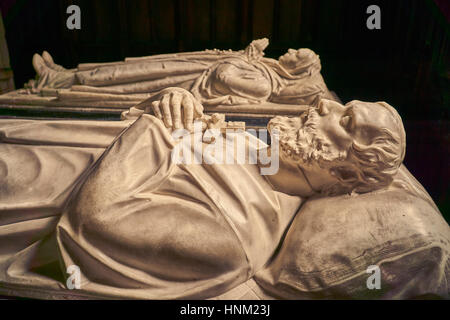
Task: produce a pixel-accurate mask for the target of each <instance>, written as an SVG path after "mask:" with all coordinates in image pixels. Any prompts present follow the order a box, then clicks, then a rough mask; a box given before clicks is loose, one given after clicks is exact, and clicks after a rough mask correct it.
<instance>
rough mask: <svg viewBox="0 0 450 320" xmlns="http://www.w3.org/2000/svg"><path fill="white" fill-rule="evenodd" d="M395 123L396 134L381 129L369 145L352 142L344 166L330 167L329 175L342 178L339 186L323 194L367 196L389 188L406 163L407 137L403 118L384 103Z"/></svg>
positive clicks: (326, 189)
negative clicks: (403, 163) (401, 166)
mask: <svg viewBox="0 0 450 320" xmlns="http://www.w3.org/2000/svg"><path fill="white" fill-rule="evenodd" d="M377 104H378V105H381V106H383V107H384V108H386V109H387V110H388V111H389V112H390V113H391V115H392V117H393V119H394V122H395V126H396V128H395V131H392V130H390V129H388V128H380V130H379V135H378V136H377V137H375V138H374V139H373V140H372V143H371V144H370V145H362V144H359V143H357V142H356V141H354V142H353V144H352V145H351V147H350V148H349V150H348V155H347V160H346V161H344V162H342V165H338V166H332V167H330V169H329V170H330V173H331V174H332V175H334V176H335V177H336V178H338V179H339V182H338V183H337V184H334V185H331V186H329V187H328V188H325V189H324V190H322V192H323V193H324V194H327V195H334V194H339V193H344V192H346V193H352V192H357V193H364V192H369V191H374V190H377V189H380V188H383V187H386V186H388V185H389V184H390V183H391V182H392V180H393V177H394V175H395V174H396V173H397V171H398V169H399V167H400V165H401V164H402V162H403V159H404V157H405V151H406V134H405V129H404V127H403V123H402V120H401V117H400V115H399V114H398V113H397V111H396V110H395V109H394V108H393V107H391V106H390V105H389V104H387V103H385V102H377Z"/></svg>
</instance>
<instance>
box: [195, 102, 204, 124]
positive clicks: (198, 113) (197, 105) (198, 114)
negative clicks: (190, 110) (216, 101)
mask: <svg viewBox="0 0 450 320" xmlns="http://www.w3.org/2000/svg"><path fill="white" fill-rule="evenodd" d="M202 116H203V106H202V104H201V103H200V102H198V101H197V99H194V117H195V119H197V118H201V117H202Z"/></svg>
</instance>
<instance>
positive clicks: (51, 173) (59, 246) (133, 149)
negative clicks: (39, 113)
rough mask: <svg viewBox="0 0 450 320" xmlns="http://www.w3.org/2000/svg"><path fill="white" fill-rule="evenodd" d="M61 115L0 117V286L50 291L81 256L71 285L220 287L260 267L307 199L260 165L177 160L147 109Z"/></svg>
mask: <svg viewBox="0 0 450 320" xmlns="http://www.w3.org/2000/svg"><path fill="white" fill-rule="evenodd" d="M63 122H64V121H53V123H52V121H32V120H20V121H17V120H11V121H3V122H2V123H1V124H0V131H1V135H0V137H2V138H1V139H2V142H3V143H2V144H0V149H1V152H0V164H1V166H0V168H2V171H0V179H2V188H0V203H1V207H0V243H2V246H1V251H0V293H1V292H6V293H8V292H12V293H15V294H17V293H18V292H19V291H17V290H25V291H27V292H36V294H35V295H34V296H36V297H45V296H46V295H47V296H48V295H50V294H57V292H60V291H61V289H62V288H63V287H64V286H65V278H66V277H67V274H66V270H67V268H68V267H69V266H71V265H76V266H78V267H79V268H80V271H81V289H79V290H72V291H71V292H70V295H78V296H80V297H109V298H150V299H160V298H167V299H170V298H207V297H212V296H216V295H219V294H221V293H223V292H226V291H227V290H229V289H231V288H233V287H235V286H236V285H238V284H240V283H243V282H245V281H246V280H248V279H249V278H251V277H252V276H253V275H254V274H255V273H256V272H257V271H259V270H261V269H262V268H263V267H264V265H265V264H266V263H267V262H268V261H269V260H270V258H271V257H272V256H273V254H274V252H275V251H276V249H277V247H278V245H279V243H280V241H281V240H282V237H283V233H284V232H285V230H286V229H287V227H288V225H289V223H290V222H291V220H292V219H293V217H294V215H295V213H296V212H297V211H298V208H299V206H300V205H301V203H302V199H301V198H299V197H294V196H289V195H286V194H283V193H280V192H277V191H275V190H273V188H272V187H271V185H270V183H269V182H268V181H267V180H266V178H265V177H264V176H262V175H261V174H260V172H259V168H258V166H257V165H251V164H239V165H237V164H229V165H225V164H211V165H207V164H177V163H174V162H173V161H172V160H171V156H170V154H171V150H172V149H173V148H174V146H175V145H176V141H174V140H173V138H172V136H171V135H170V134H169V132H168V131H167V129H166V128H165V127H164V125H163V124H162V122H161V121H160V120H159V119H157V118H155V117H153V116H150V115H143V116H141V117H140V118H139V119H138V120H136V121H135V122H134V123H132V124H131V122H120V123H105V124H104V127H103V128H101V124H100V123H99V122H96V123H97V124H98V126H95V125H90V124H89V121H81V122H78V123H77V121H71V122H69V123H68V124H66V125H64V124H63ZM114 135H116V137H115V138H114V140H113V141H111V140H112V137H113V136H114ZM81 137H83V139H82V140H81V141H79V142H77V138H78V139H79V138H81ZM108 140H109V141H108ZM83 141H84V142H83Z"/></svg>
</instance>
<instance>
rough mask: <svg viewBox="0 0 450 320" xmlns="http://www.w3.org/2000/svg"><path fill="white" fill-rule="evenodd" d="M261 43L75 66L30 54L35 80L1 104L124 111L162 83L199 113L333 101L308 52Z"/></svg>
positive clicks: (274, 111) (267, 112) (262, 112)
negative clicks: (271, 49)
mask: <svg viewBox="0 0 450 320" xmlns="http://www.w3.org/2000/svg"><path fill="white" fill-rule="evenodd" d="M267 45H268V40H267V39H265V38H264V39H260V40H255V41H253V42H252V43H251V44H250V45H248V46H247V48H246V49H245V50H241V51H231V50H216V49H214V50H205V51H200V52H185V53H175V54H162V55H154V56H148V57H139V58H127V59H125V61H120V62H110V63H100V64H93V63H87V64H86V63H85V64H80V65H78V67H77V68H75V69H65V68H64V67H62V66H60V65H58V64H56V63H55V62H54V61H53V58H52V57H51V56H50V54H49V53H48V52H44V53H43V54H42V56H41V55H39V54H35V55H34V57H33V66H34V68H35V70H36V73H37V79H36V80H30V82H29V83H28V84H26V85H25V89H21V90H18V91H15V92H13V93H10V94H8V95H4V96H1V97H0V103H2V104H3V105H5V106H8V105H10V106H14V105H15V106H17V107H16V108H18V107H19V106H27V105H29V106H35V107H34V108H37V106H40V107H45V106H47V107H59V108H61V107H66V108H81V109H82V108H91V109H94V110H97V109H100V110H102V108H103V111H107V112H114V109H120V111H124V110H127V109H128V108H129V107H131V106H134V105H135V104H137V103H139V102H140V101H142V100H144V99H148V98H151V97H153V96H154V95H155V94H157V93H158V92H159V91H160V90H162V89H164V88H167V87H177V88H182V89H186V90H187V91H189V92H191V93H192V94H193V95H194V96H195V98H196V99H197V101H199V102H200V103H201V104H202V105H203V106H204V107H205V112H212V113H214V112H219V113H225V114H229V115H233V114H241V115H242V114H244V115H245V116H253V117H257V116H258V115H259V116H260V117H263V118H264V117H266V118H268V117H273V116H274V115H293V114H299V113H301V112H302V111H304V110H305V109H306V106H307V105H311V104H312V103H313V102H314V101H315V100H316V99H319V98H327V99H333V100H336V97H335V95H333V94H332V93H331V92H330V91H329V90H328V88H327V86H326V84H325V82H324V80H323V78H322V76H321V74H320V70H321V64H320V59H319V56H318V55H317V54H315V53H314V52H313V51H312V50H310V49H298V50H294V49H289V50H288V52H287V53H286V54H284V55H282V56H281V57H280V58H279V59H278V60H275V59H271V58H265V57H264V49H265V48H266V46H267ZM110 109H112V110H110ZM86 110H88V109H86ZM97 111H98V110H97Z"/></svg>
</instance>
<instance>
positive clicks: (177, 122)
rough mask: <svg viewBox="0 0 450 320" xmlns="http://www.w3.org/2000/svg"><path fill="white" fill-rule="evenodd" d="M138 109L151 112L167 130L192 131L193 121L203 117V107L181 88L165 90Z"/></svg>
mask: <svg viewBox="0 0 450 320" xmlns="http://www.w3.org/2000/svg"><path fill="white" fill-rule="evenodd" d="M139 108H140V109H145V110H146V111H150V110H151V111H153V113H154V115H155V116H156V117H157V118H159V119H160V120H162V121H163V122H164V124H165V126H166V127H167V128H172V129H182V128H185V129H187V130H189V131H191V132H192V131H193V125H194V120H195V119H198V118H201V117H202V116H203V106H202V105H201V103H200V102H199V101H198V100H197V99H196V98H195V97H194V96H193V95H192V93H190V92H189V91H187V90H185V89H182V88H166V89H164V90H162V91H160V92H159V93H158V95H156V96H155V97H152V98H151V99H148V100H146V101H144V102H142V103H141V104H140V106H139Z"/></svg>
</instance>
